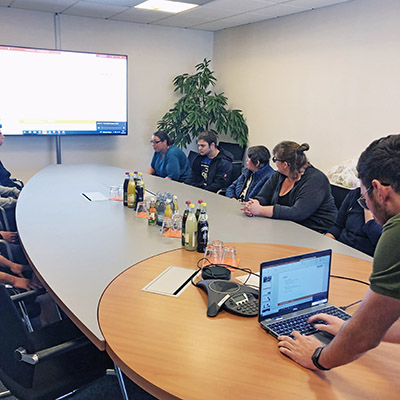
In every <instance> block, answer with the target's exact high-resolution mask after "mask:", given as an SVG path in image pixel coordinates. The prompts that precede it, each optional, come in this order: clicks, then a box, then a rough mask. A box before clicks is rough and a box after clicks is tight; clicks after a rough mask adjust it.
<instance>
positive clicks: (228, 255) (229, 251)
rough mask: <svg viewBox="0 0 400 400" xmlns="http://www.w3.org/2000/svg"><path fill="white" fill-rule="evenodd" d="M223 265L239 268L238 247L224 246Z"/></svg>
mask: <svg viewBox="0 0 400 400" xmlns="http://www.w3.org/2000/svg"><path fill="white" fill-rule="evenodd" d="M222 263H223V264H227V265H230V266H232V267H236V266H237V259H236V247H234V246H224V248H223V252H222Z"/></svg>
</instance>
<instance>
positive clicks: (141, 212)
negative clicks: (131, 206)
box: [136, 201, 149, 218]
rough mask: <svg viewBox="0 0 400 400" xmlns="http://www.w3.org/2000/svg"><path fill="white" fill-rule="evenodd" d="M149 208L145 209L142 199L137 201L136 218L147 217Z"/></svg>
mask: <svg viewBox="0 0 400 400" xmlns="http://www.w3.org/2000/svg"><path fill="white" fill-rule="evenodd" d="M148 216H149V210H148V209H147V206H146V203H145V202H144V201H139V202H138V203H137V207H136V217H138V218H148Z"/></svg>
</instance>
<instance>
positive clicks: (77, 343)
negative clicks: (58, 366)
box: [14, 336, 91, 365]
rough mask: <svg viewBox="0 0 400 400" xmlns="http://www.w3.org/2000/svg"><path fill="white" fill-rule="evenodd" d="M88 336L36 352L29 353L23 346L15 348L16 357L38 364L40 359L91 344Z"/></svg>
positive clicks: (19, 359) (18, 359)
mask: <svg viewBox="0 0 400 400" xmlns="http://www.w3.org/2000/svg"><path fill="white" fill-rule="evenodd" d="M90 343H91V342H90V341H89V339H88V338H86V337H84V336H82V337H80V338H78V339H74V340H69V341H68V342H65V343H61V344H58V345H56V346H52V347H48V348H47V349H43V350H39V351H37V352H36V353H30V354H29V353H27V352H26V350H25V349H24V348H23V347H18V349H16V350H14V358H15V359H16V360H17V361H22V362H25V363H27V364H31V365H36V364H38V363H39V362H40V361H44V360H47V359H49V358H52V357H55V356H58V355H60V354H62V353H66V352H68V351H72V350H75V349H78V348H80V347H83V346H86V345H88V344H90Z"/></svg>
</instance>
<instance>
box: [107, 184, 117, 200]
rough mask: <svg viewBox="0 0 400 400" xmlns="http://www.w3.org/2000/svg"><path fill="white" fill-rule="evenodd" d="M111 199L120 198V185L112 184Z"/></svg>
mask: <svg viewBox="0 0 400 400" xmlns="http://www.w3.org/2000/svg"><path fill="white" fill-rule="evenodd" d="M109 198H110V200H119V186H110V197H109Z"/></svg>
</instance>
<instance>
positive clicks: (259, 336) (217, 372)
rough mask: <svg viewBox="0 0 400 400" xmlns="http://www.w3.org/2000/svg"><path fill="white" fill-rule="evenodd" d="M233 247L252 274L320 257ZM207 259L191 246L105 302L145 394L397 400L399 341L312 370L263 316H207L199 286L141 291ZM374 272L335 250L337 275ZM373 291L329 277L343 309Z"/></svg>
mask: <svg viewBox="0 0 400 400" xmlns="http://www.w3.org/2000/svg"><path fill="white" fill-rule="evenodd" d="M232 244H233V245H234V246H235V247H236V249H237V253H238V256H239V258H240V263H239V266H243V267H248V268H250V269H252V270H253V272H258V271H259V265H260V263H261V262H263V261H265V260H268V259H276V258H281V257H288V256H292V255H296V254H302V253H307V252H309V251H311V249H309V248H305V247H297V246H288V245H272V244H261V243H232ZM199 258H200V257H199V254H198V253H192V252H188V251H185V250H183V249H179V250H174V251H170V252H166V253H163V254H160V255H157V256H154V257H151V258H149V259H147V260H144V261H142V262H139V263H138V264H136V265H134V266H132V267H131V268H129V269H128V270H127V271H125V272H123V273H122V274H121V275H119V276H118V277H117V278H116V279H115V280H114V281H113V282H112V283H111V284H110V285H109V286H108V288H107V289H106V291H105V292H104V294H103V296H102V299H101V301H100V307H99V321H100V327H101V329H102V332H103V335H104V337H105V339H106V349H107V352H108V353H109V354H110V355H111V357H112V358H113V359H114V361H115V362H116V363H117V365H118V366H119V367H120V368H121V369H122V371H123V372H124V373H125V374H126V375H127V376H129V377H130V378H131V379H132V380H133V381H135V382H137V383H138V384H140V385H141V386H142V387H143V388H144V389H145V390H147V391H148V392H150V393H152V394H153V395H154V396H156V397H157V398H162V399H176V398H181V399H199V400H200V399H251V398H254V399H264V398H265V399H267V398H268V399H292V398H293V399H294V398H298V399H322V398H323V399H358V398H360V399H361V398H362V399H379V398H385V399H395V398H398V390H399V389H400V383H399V379H398V377H399V373H400V365H399V362H398V360H399V357H400V349H399V348H398V347H399V346H397V345H393V344H382V345H381V346H380V347H379V348H378V349H375V350H373V351H371V352H369V353H368V354H366V355H365V356H364V357H362V358H361V359H359V360H357V361H356V362H353V363H352V364H349V365H346V366H343V367H340V368H337V369H334V370H332V371H329V372H312V371H309V370H307V369H305V368H302V367H300V366H299V365H297V364H295V363H294V362H293V361H291V360H290V359H288V358H286V357H284V356H283V355H281V354H280V352H279V350H278V346H277V340H276V339H275V338H273V337H272V336H270V335H268V334H267V333H266V332H265V331H264V330H263V329H262V328H261V327H260V326H259V324H258V321H257V317H253V318H249V317H242V316H236V315H233V314H228V313H227V312H226V311H224V310H222V311H220V313H219V314H218V315H217V316H216V317H214V318H210V317H207V316H206V310H207V294H206V293H205V292H203V291H202V290H201V289H199V288H197V287H195V286H192V285H190V284H189V286H188V287H187V288H186V290H185V291H184V292H183V293H181V295H180V296H179V297H171V296H165V295H160V294H155V293H149V292H145V291H142V288H144V287H145V286H146V285H147V284H148V283H149V282H151V281H152V280H153V279H154V278H156V277H157V276H158V275H159V274H160V273H161V272H162V271H164V270H165V269H166V268H167V267H168V266H170V265H175V266H181V267H186V268H190V269H195V270H196V267H195V266H196V263H197V261H198V259H199ZM370 268H371V265H370V262H369V261H365V260H360V259H356V258H353V257H349V256H345V255H341V254H337V253H334V255H333V260H332V271H331V273H332V275H334V276H341V277H352V278H356V279H359V280H361V281H364V282H368V276H369V270H370ZM234 275H235V276H238V275H239V276H243V275H244V272H241V271H237V272H235V273H234ZM199 279H201V278H199ZM365 291H366V286H365V285H363V284H361V283H359V282H354V281H348V280H343V279H340V278H331V280H330V294H331V295H330V301H331V302H332V303H333V304H336V305H338V306H346V305H350V304H352V303H354V302H356V301H357V300H360V299H361V298H362V297H363V295H364V293H365ZM355 309H356V307H350V308H349V309H348V311H349V312H350V313H352V312H353V311H355Z"/></svg>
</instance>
